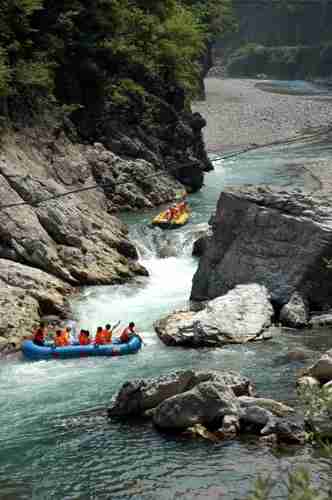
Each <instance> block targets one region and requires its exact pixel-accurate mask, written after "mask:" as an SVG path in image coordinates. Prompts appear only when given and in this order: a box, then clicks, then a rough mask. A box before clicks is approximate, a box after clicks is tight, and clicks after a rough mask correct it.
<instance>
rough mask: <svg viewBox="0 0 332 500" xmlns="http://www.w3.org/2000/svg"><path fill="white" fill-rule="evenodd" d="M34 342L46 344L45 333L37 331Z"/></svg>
mask: <svg viewBox="0 0 332 500" xmlns="http://www.w3.org/2000/svg"><path fill="white" fill-rule="evenodd" d="M33 340H34V342H35V341H36V342H44V340H45V339H44V333H43V332H39V331H37V332H36V333H35V334H34V337H33Z"/></svg>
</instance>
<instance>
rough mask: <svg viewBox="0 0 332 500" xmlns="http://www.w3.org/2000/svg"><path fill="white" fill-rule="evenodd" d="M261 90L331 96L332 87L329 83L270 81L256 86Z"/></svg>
mask: <svg viewBox="0 0 332 500" xmlns="http://www.w3.org/2000/svg"><path fill="white" fill-rule="evenodd" d="M256 87H258V88H259V89H261V90H266V91H267V92H275V93H277V94H288V95H308V96H319V95H321V96H323V95H325V96H326V95H331V87H330V85H328V84H327V83H324V82H322V83H318V82H317V83H315V82H308V81H304V80H269V81H266V82H265V81H262V82H258V83H257V84H256Z"/></svg>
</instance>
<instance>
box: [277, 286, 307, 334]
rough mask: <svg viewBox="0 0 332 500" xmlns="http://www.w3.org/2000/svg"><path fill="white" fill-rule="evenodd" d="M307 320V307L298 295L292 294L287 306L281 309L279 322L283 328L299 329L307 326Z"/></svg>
mask: <svg viewBox="0 0 332 500" xmlns="http://www.w3.org/2000/svg"><path fill="white" fill-rule="evenodd" d="M308 320H309V311H308V305H307V304H306V301H305V300H304V299H303V298H302V297H301V295H300V294H299V293H297V292H294V293H293V294H292V296H291V297H290V299H289V301H288V302H287V304H285V305H284V306H282V308H281V311H280V321H281V323H282V324H283V325H284V326H290V327H292V328H301V327H303V326H306V325H307V323H308Z"/></svg>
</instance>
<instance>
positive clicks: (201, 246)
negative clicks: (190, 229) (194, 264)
mask: <svg viewBox="0 0 332 500" xmlns="http://www.w3.org/2000/svg"><path fill="white" fill-rule="evenodd" d="M207 245H208V241H207V237H206V236H201V237H200V238H198V240H196V241H194V244H193V250H192V255H193V256H194V257H201V256H202V255H203V254H204V252H205V250H206V249H207Z"/></svg>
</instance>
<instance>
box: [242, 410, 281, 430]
mask: <svg viewBox="0 0 332 500" xmlns="http://www.w3.org/2000/svg"><path fill="white" fill-rule="evenodd" d="M241 424H244V426H245V427H247V426H249V428H250V430H253V431H257V430H258V431H259V432H260V434H262V435H264V434H273V433H274V432H275V429H276V424H277V418H276V417H275V416H274V415H273V413H272V412H270V411H269V410H266V409H265V408H261V407H260V406H256V405H252V406H246V407H244V411H243V413H242V415H241Z"/></svg>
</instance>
